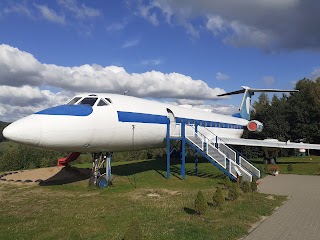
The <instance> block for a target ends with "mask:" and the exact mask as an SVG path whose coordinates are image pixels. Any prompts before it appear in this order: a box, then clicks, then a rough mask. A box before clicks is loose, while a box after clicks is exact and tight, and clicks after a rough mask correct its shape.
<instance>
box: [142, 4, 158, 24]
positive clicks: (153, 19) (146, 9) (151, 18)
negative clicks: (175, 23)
mask: <svg viewBox="0 0 320 240" xmlns="http://www.w3.org/2000/svg"><path fill="white" fill-rule="evenodd" d="M153 9H154V6H153V5H152V4H150V5H143V4H142V3H141V1H138V4H137V12H136V14H137V15H138V16H141V17H143V18H144V19H146V20H147V21H148V22H150V23H151V24H152V25H153V26H158V25H159V20H158V17H157V14H156V13H155V12H154V11H153Z"/></svg>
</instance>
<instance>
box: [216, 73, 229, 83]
mask: <svg viewBox="0 0 320 240" xmlns="http://www.w3.org/2000/svg"><path fill="white" fill-rule="evenodd" d="M216 79H217V80H222V81H225V80H229V79H230V76H229V75H227V74H224V73H222V72H217V73H216Z"/></svg>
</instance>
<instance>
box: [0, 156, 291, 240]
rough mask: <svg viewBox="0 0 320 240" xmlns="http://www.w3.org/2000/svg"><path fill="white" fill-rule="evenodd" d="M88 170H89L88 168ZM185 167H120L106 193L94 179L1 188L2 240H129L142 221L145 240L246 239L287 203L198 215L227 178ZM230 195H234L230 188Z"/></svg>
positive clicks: (250, 199) (205, 168) (257, 198)
mask: <svg viewBox="0 0 320 240" xmlns="http://www.w3.org/2000/svg"><path fill="white" fill-rule="evenodd" d="M81 167H86V165H82V166H81ZM179 167H180V165H179V164H176V165H175V164H172V166H171V171H172V175H171V178H170V179H169V180H167V179H165V177H164V176H165V174H166V172H165V161H160V160H149V161H135V162H123V163H113V164H112V172H113V174H114V175H113V176H114V180H113V186H112V187H109V188H106V189H103V190H99V189H92V188H89V187H88V182H87V180H85V181H80V182H75V183H71V184H65V185H60V186H30V185H12V184H5V183H1V184H0V225H1V227H0V236H1V238H2V239H122V237H123V236H124V232H125V231H126V230H127V227H128V225H129V224H130V222H131V221H132V220H133V219H137V220H138V222H139V225H140V227H141V230H142V232H143V235H144V237H145V238H144V239H239V238H240V237H243V236H245V235H246V234H247V231H248V229H249V228H250V226H251V225H252V224H253V223H255V222H257V221H259V219H260V217H261V216H267V215H270V214H272V212H273V210H274V208H275V207H277V206H280V205H281V204H282V202H283V201H284V200H285V199H286V198H285V197H280V196H275V197H274V198H267V195H264V194H259V193H248V194H241V196H240V197H239V199H238V200H235V201H227V202H226V203H225V204H224V206H223V207H222V208H221V209H219V208H215V207H209V208H208V211H207V212H206V213H205V214H204V215H202V216H198V215H196V214H194V200H195V197H196V194H197V192H198V191H199V190H201V191H202V192H203V193H204V195H205V197H206V200H207V201H208V202H209V204H210V203H212V195H213V193H214V191H215V188H216V187H217V186H223V183H224V175H222V174H221V173H220V172H219V171H218V170H217V169H216V168H214V167H213V166H212V165H211V164H209V163H201V164H200V165H199V176H194V174H193V173H194V170H193V167H194V166H193V164H192V163H188V164H187V166H186V167H187V168H186V170H187V171H186V172H187V177H186V180H184V181H183V180H181V179H180V175H179ZM224 194H225V195H227V190H226V189H224Z"/></svg>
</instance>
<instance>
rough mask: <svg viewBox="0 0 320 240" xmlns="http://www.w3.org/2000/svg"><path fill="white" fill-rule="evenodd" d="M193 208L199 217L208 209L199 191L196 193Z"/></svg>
mask: <svg viewBox="0 0 320 240" xmlns="http://www.w3.org/2000/svg"><path fill="white" fill-rule="evenodd" d="M194 208H195V211H196V213H197V214H199V215H202V214H204V213H205V212H206V210H207V208H208V203H207V201H206V200H205V198H204V195H203V193H202V192H201V191H199V192H198V194H197V197H196V200H195V201H194Z"/></svg>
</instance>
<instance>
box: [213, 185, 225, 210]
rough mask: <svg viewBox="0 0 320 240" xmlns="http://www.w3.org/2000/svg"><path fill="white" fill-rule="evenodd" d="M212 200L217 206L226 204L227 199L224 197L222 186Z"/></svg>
mask: <svg viewBox="0 0 320 240" xmlns="http://www.w3.org/2000/svg"><path fill="white" fill-rule="evenodd" d="M212 200H213V204H214V205H215V206H218V207H220V206H221V205H222V204H224V201H225V199H224V196H223V193H222V190H221V188H219V187H218V188H217V190H216V192H215V194H214V195H213V197H212Z"/></svg>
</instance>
